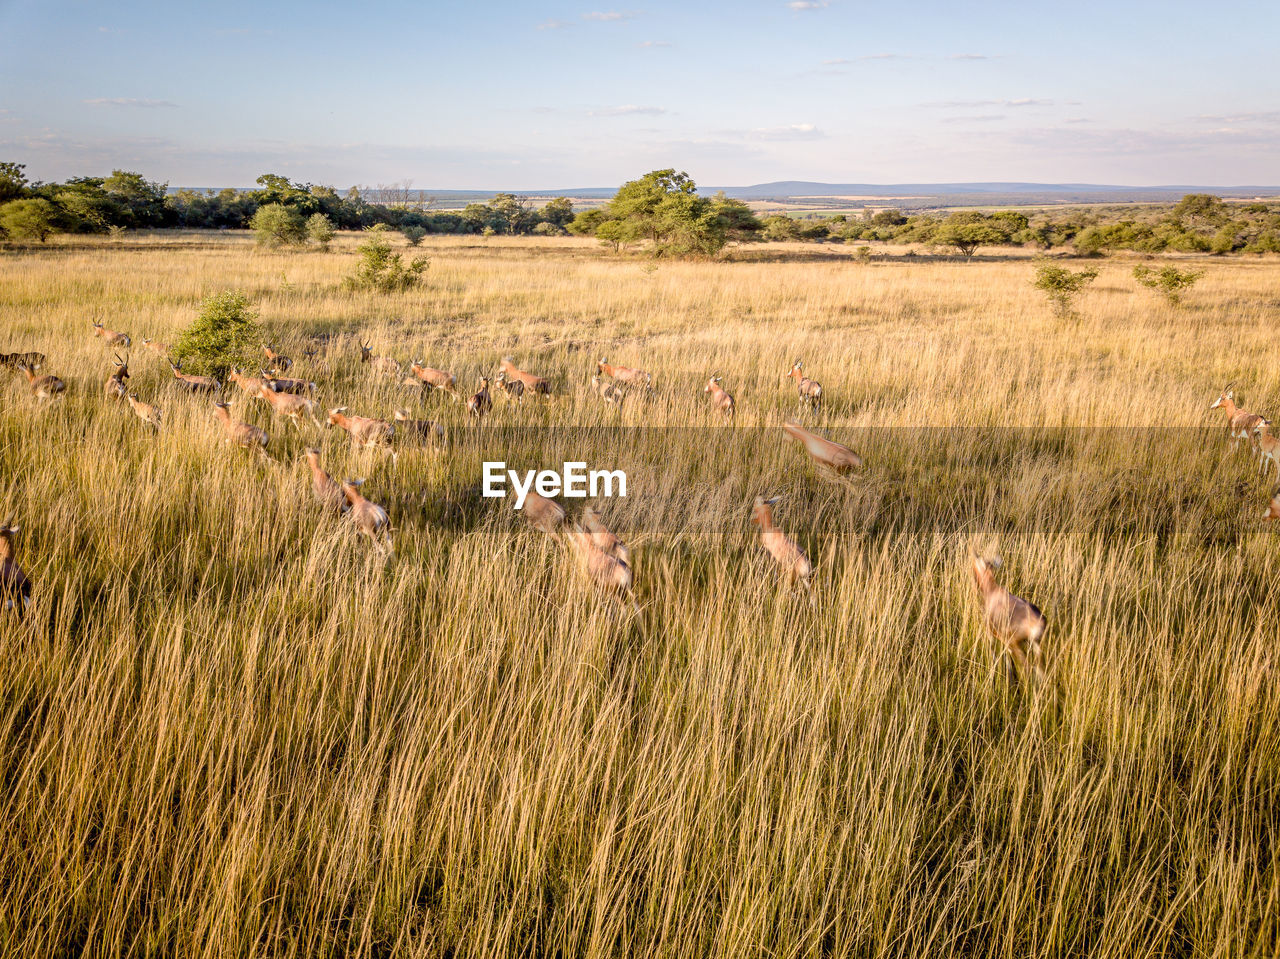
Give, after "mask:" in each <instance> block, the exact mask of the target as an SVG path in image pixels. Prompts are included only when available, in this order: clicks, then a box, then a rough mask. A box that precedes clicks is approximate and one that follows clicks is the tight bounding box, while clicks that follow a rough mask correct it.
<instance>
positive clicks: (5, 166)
mask: <svg viewBox="0 0 1280 959" xmlns="http://www.w3.org/2000/svg"><path fill="white" fill-rule="evenodd" d="M26 169H27V165H26V164H25V163H13V162H10V161H7V160H6V161H0V203H8V202H9V201H10V200H17V199H20V198H21V197H22V196H23V194H25V193H26V192H27V174H26Z"/></svg>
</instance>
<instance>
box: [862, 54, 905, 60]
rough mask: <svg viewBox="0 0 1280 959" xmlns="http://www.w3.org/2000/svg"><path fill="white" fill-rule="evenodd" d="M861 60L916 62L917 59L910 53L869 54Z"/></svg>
mask: <svg viewBox="0 0 1280 959" xmlns="http://www.w3.org/2000/svg"><path fill="white" fill-rule="evenodd" d="M858 59H859V60H914V59H916V58H915V57H914V56H912V55H911V54H910V53H867V54H864V55H862V56H860V57H858Z"/></svg>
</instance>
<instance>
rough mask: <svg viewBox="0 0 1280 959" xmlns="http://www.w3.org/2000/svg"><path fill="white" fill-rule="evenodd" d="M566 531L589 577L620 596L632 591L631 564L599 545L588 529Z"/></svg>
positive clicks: (580, 563)
mask: <svg viewBox="0 0 1280 959" xmlns="http://www.w3.org/2000/svg"><path fill="white" fill-rule="evenodd" d="M566 532H567V538H568V540H569V543H570V545H571V546H572V547H573V549H574V552H576V553H577V555H578V562H579V565H580V566H581V568H582V571H583V572H584V573H585V574H586V575H587V578H588V579H590V580H591V581H592V582H593V583H595V584H596V585H597V586H599V587H601V588H602V589H605V590H608V591H610V592H614V593H617V594H618V595H619V596H626V595H628V594H629V593H630V592H631V586H632V582H633V576H632V572H631V564H629V563H627V562H626V561H625V560H622V559H619V558H618V557H617V556H614V555H612V554H610V553H606V552H605V551H604V550H602V549H601V548H600V547H598V546H597V545H596V544H595V542H594V541H593V540H592V537H591V534H590V533H588V532H587V531H586V530H582V529H578V528H576V527H569V528H568V529H567V531H566Z"/></svg>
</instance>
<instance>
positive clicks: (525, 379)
mask: <svg viewBox="0 0 1280 959" xmlns="http://www.w3.org/2000/svg"><path fill="white" fill-rule="evenodd" d="M498 370H499V371H500V372H502V373H504V374H506V378H507V379H509V380H519V381H520V382H521V383H523V384H524V388H525V392H526V393H532V394H533V395H535V396H550V395H551V384H550V383H548V382H547V381H546V380H545V379H543V378H542V377H541V376H538V375H536V374H534V373H526V372H525V371H524V370H522V369H520V368H519V367H518V366H516V364H515V361H514V360H512V359H511V357H509V356H504V357H503V358H502V362H501V363H499V364H498Z"/></svg>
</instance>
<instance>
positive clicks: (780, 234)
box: [762, 213, 800, 241]
mask: <svg viewBox="0 0 1280 959" xmlns="http://www.w3.org/2000/svg"><path fill="white" fill-rule="evenodd" d="M762 225H763V233H764V238H765V239H766V240H774V241H781V240H798V239H800V223H799V221H797V220H794V219H792V218H791V217H789V216H787V215H786V214H785V213H774V214H773V215H772V216H767V217H765V218H764V221H763V224H762Z"/></svg>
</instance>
